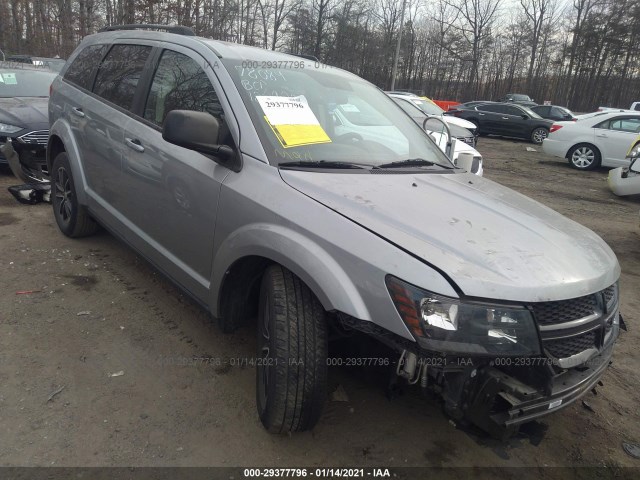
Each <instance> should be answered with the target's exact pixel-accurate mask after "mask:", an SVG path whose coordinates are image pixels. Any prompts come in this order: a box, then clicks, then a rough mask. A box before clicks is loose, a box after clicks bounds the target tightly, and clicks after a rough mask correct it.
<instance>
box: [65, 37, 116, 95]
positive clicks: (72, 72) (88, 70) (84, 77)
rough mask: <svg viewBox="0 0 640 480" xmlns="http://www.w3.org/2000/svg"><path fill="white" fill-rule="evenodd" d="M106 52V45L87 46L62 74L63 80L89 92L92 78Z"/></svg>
mask: <svg viewBox="0 0 640 480" xmlns="http://www.w3.org/2000/svg"><path fill="white" fill-rule="evenodd" d="M106 51H107V45H89V46H88V47H85V48H83V49H82V51H81V52H80V53H79V54H78V56H77V57H76V58H75V59H74V60H73V62H72V63H71V65H69V68H68V69H67V71H66V72H65V74H64V79H65V80H66V81H68V82H71V83H73V84H75V85H77V86H78V87H82V88H84V89H86V90H91V87H92V85H91V83H92V81H93V76H94V73H95V71H96V68H97V67H98V64H99V63H100V60H102V57H103V56H104V54H105V52H106Z"/></svg>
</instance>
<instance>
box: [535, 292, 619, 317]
mask: <svg viewBox="0 0 640 480" xmlns="http://www.w3.org/2000/svg"><path fill="white" fill-rule="evenodd" d="M607 290H608V289H607ZM605 292H606V290H605ZM598 310H599V308H598V299H597V297H596V294H594V295H587V296H585V297H580V298H573V299H571V300H560V301H556V302H541V303H536V304H534V305H533V314H534V315H535V317H536V320H537V322H538V324H539V325H553V324H557V323H565V322H570V321H572V320H578V319H579V318H584V317H588V316H589V315H592V314H593V313H595V312H597V311H598Z"/></svg>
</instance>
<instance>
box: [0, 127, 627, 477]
mask: <svg viewBox="0 0 640 480" xmlns="http://www.w3.org/2000/svg"><path fill="white" fill-rule="evenodd" d="M527 146H531V145H530V144H525V143H521V142H516V141H510V140H502V139H487V138H483V139H481V140H480V144H479V150H480V151H481V152H482V153H483V154H484V155H485V176H486V177H487V178H490V179H492V180H495V181H498V182H500V183H502V184H504V185H507V186H509V187H512V188H514V189H516V190H518V191H520V192H522V193H524V194H526V195H529V196H531V197H533V198H535V199H537V200H539V201H541V202H543V203H545V204H546V205H548V206H550V207H552V208H554V209H556V210H558V211H559V212H561V213H563V214H565V215H567V216H568V217H570V218H572V219H574V220H576V221H578V222H580V223H582V224H584V225H586V226H587V227H589V228H591V229H593V230H595V231H596V232H597V233H599V234H600V235H601V236H602V237H603V238H604V239H605V240H606V241H607V242H608V243H609V245H611V247H612V248H613V249H614V250H615V252H616V254H617V255H618V258H619V261H620V264H621V266H622V279H621V292H622V293H621V295H622V312H623V314H624V318H625V320H626V323H627V325H628V326H629V332H628V333H626V334H623V335H622V336H621V339H620V340H619V343H618V346H617V350H616V352H615V356H614V364H613V365H612V367H611V368H610V369H609V371H608V373H607V374H606V376H605V378H604V386H603V387H600V388H599V389H598V395H597V396H594V395H592V394H588V396H587V397H585V398H586V400H587V402H588V405H589V406H590V409H588V408H586V407H584V406H583V405H581V403H580V402H578V403H577V404H574V405H572V406H571V407H569V408H567V409H565V410H563V411H562V413H559V414H556V415H553V416H551V417H546V418H545V419H544V420H543V421H542V422H540V425H538V429H537V430H538V431H540V430H545V429H546V432H545V433H544V438H542V440H540V438H538V436H537V435H533V436H529V435H521V436H519V437H518V438H515V439H512V440H511V441H509V442H508V443H498V442H496V441H492V440H488V439H486V438H482V437H479V436H477V435H475V434H472V433H468V432H465V431H462V430H460V429H457V428H455V427H454V426H453V425H452V424H451V423H450V422H449V420H448V419H447V418H445V416H444V415H443V414H442V413H441V410H440V407H439V406H438V405H437V404H436V403H435V402H430V401H427V400H424V399H423V398H421V397H420V396H419V395H417V394H412V393H407V394H405V395H403V396H401V397H399V398H397V399H395V400H393V401H391V402H390V401H388V400H387V399H386V397H385V395H384V392H383V391H382V390H381V389H380V387H379V385H378V384H377V383H376V382H372V381H370V380H366V379H364V378H363V377H362V376H361V375H356V374H354V372H353V371H350V370H349V369H347V368H344V369H340V368H335V369H332V370H331V371H330V383H331V388H332V389H335V388H336V387H337V386H338V385H341V386H342V387H343V388H344V390H345V391H346V393H347V395H348V401H347V402H338V401H328V402H327V404H326V407H325V411H324V414H323V417H322V419H321V421H320V423H319V425H318V426H317V427H316V428H315V429H314V431H313V432H309V433H304V434H297V435H293V436H283V437H279V436H272V435H269V434H267V433H266V432H265V431H264V430H263V429H262V427H261V424H260V422H259V419H258V417H257V414H256V411H255V406H254V395H255V394H254V384H255V379H254V371H253V369H252V368H251V367H245V368H241V367H235V366H234V367H228V366H224V365H215V364H204V363H199V362H193V363H192V364H186V365H185V364H182V363H184V362H183V360H184V359H192V358H193V357H194V356H195V357H202V356H211V357H214V358H223V359H224V358H226V359H231V358H238V357H250V356H253V352H254V339H253V329H250V328H247V329H246V330H243V331H240V332H239V333H237V334H234V335H229V336H224V335H222V334H221V333H220V332H219V331H218V330H217V327H216V326H215V325H213V324H212V322H211V321H210V319H209V318H208V316H207V315H206V314H205V313H204V312H203V311H202V310H200V309H199V308H198V307H197V306H194V305H193V304H192V303H191V302H190V301H189V300H187V299H186V298H185V297H184V296H183V295H182V294H181V293H180V292H179V291H178V290H177V289H176V288H174V287H173V286H172V285H171V284H170V283H169V282H168V281H167V280H165V279H164V278H162V277H161V276H160V275H159V274H157V273H156V272H155V271H154V270H153V269H152V268H151V267H150V266H149V265H148V264H146V263H145V262H144V261H143V260H141V259H140V258H139V257H137V256H136V255H135V254H134V253H133V252H132V251H131V250H130V249H129V248H127V247H126V246H124V245H123V244H121V243H120V242H118V241H117V240H116V239H115V238H113V237H112V236H110V235H109V234H107V233H105V232H101V233H100V234H98V235H96V236H94V237H91V238H87V239H83V240H79V241H77V240H70V239H68V238H66V237H64V236H63V235H62V234H60V233H59V231H58V229H57V227H56V226H55V223H54V220H53V216H52V214H51V207H50V206H49V205H46V204H40V205H36V206H25V205H20V204H18V203H16V202H15V201H14V199H13V198H12V197H11V196H10V194H9V193H8V192H7V190H6V187H7V186H9V185H12V184H16V183H17V182H16V180H15V179H14V178H13V177H11V176H10V174H9V173H8V172H6V171H3V172H1V173H0V245H1V246H2V255H1V256H0V268H1V271H2V286H3V288H2V289H1V291H0V428H1V433H0V465H4V466H8V465H40V466H47V465H57V466H59V465H64V466H98V465H107V466H128V465H133V466H166V465H174V466H194V465H195V466H205V465H216V466H237V465H248V464H249V465H263V466H264V465H274V466H284V465H305V466H329V465H333V466H371V465H377V466H388V467H392V466H538V467H542V466H572V467H580V466H595V465H599V466H608V467H610V468H612V469H613V471H614V472H616V471H617V469H618V467H622V466H635V467H638V466H640V460H636V459H634V458H632V457H630V456H628V455H627V454H626V453H625V452H624V451H623V449H622V442H623V441H627V442H634V443H637V442H640V421H639V420H640V408H638V403H639V400H640V369H639V367H640V349H638V348H637V345H638V342H639V341H640V334H639V333H638V327H637V325H638V324H639V323H640V322H639V321H640V314H638V310H639V309H640V295H639V294H638V292H639V290H640V235H639V232H640V230H639V217H638V211H639V210H640V199H638V198H634V199H619V198H616V197H615V196H614V195H613V194H611V193H610V192H609V190H608V189H607V186H606V175H607V173H606V170H599V171H594V172H586V173H581V172H576V171H574V170H571V169H570V168H569V167H568V165H567V164H566V163H565V162H561V161H559V160H558V161H556V160H553V159H551V158H548V157H545V156H544V155H543V154H541V153H533V152H527V151H526V147H527ZM25 290H26V291H29V290H35V291H36V292H35V293H30V294H21V295H18V294H16V292H17V291H25ZM117 372H124V374H123V375H121V376H110V375H112V374H114V373H117ZM61 387H64V388H63V389H62V390H60V388H61ZM55 392H58V393H56V394H55V395H53V394H54V393H55ZM541 475H542V476H543V477H548V476H549V475H551V474H550V473H549V474H547V473H546V472H545V473H542V474H541ZM539 476H540V475H538V477H539Z"/></svg>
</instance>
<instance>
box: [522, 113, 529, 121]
mask: <svg viewBox="0 0 640 480" xmlns="http://www.w3.org/2000/svg"><path fill="white" fill-rule="evenodd" d="M521 117H522V119H523V120H527V119H528V118H529V115H527V114H526V113H523V114H522V115H521Z"/></svg>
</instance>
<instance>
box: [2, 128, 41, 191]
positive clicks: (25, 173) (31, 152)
mask: <svg viewBox="0 0 640 480" xmlns="http://www.w3.org/2000/svg"><path fill="white" fill-rule="evenodd" d="M23 137H24V136H23ZM21 138H22V137H21ZM21 138H10V137H9V138H7V139H6V140H5V141H4V142H0V162H2V161H3V160H2V159H4V162H6V163H8V164H9V168H10V169H11V171H12V172H13V174H14V175H15V176H16V177H18V178H19V179H20V180H22V181H23V182H25V183H41V182H48V181H49V171H48V169H47V158H46V152H47V147H46V144H43V143H42V142H43V139H42V138H40V137H38V139H37V141H38V142H41V143H35V141H34V142H33V143H26V142H25V141H21Z"/></svg>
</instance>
